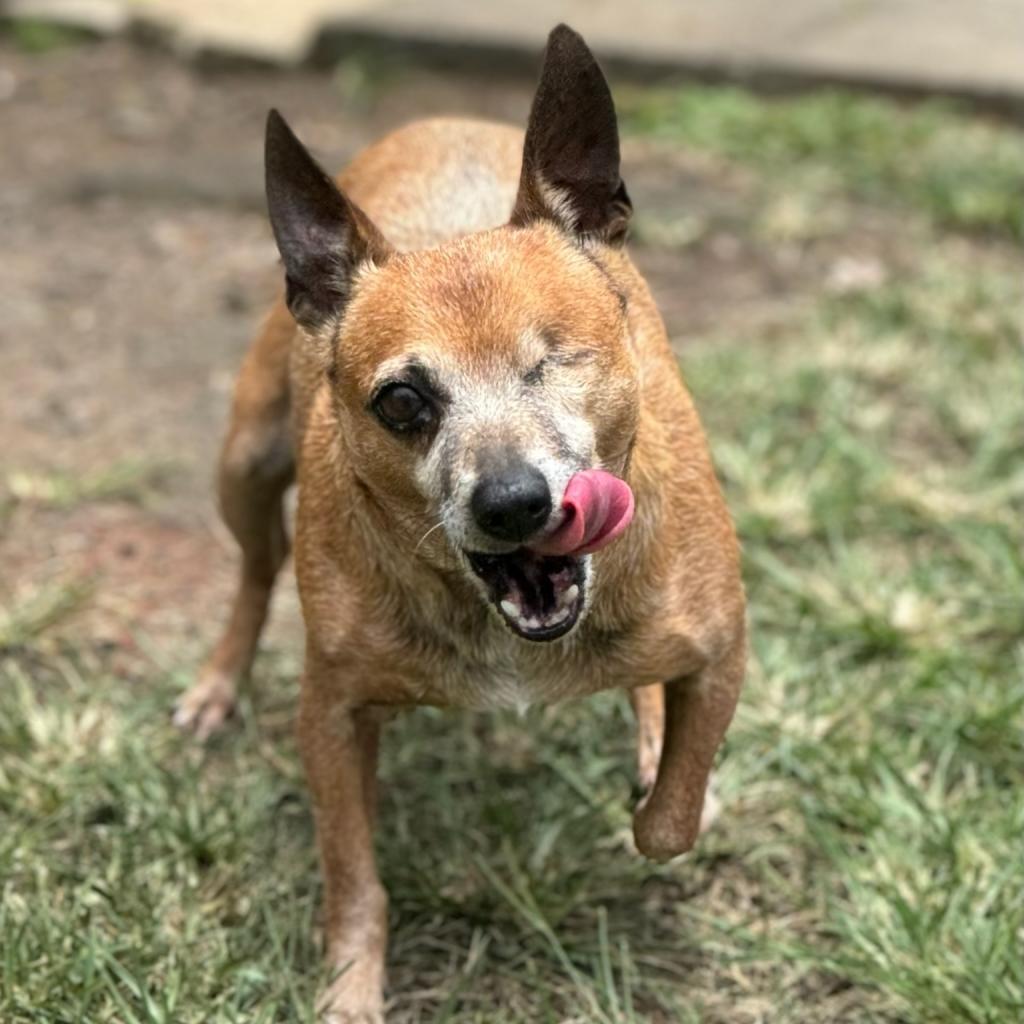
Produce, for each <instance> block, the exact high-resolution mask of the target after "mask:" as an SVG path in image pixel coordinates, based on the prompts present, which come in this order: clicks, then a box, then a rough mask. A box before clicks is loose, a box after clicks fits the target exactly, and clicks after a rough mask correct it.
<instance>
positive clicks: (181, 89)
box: [0, 0, 1024, 1024]
mask: <svg viewBox="0 0 1024 1024" xmlns="http://www.w3.org/2000/svg"><path fill="white" fill-rule="evenodd" d="M0 16H2V21H0V26H2V29H0V128H2V132H0V242H2V247H3V248H2V251H3V267H4V284H3V288H2V291H0V294H2V295H3V299H2V310H3V315H2V317H0V441H2V444H0V949H3V951H4V956H3V957H2V958H0V960H2V962H0V1019H2V1020H4V1021H5V1022H6V1021H12V1022H22V1021H25V1022H27V1021H43V1020H47V1021H49V1020H69V1021H146V1022H157V1021H160V1022H170V1021H174V1022H179V1021H204V1022H206V1021H224V1022H228V1021H236V1020H246V1021H256V1020H259V1021H293V1020H294V1021H298V1020H307V1019H309V1016H308V1014H309V1010H308V1008H309V1006H310V1005H311V1002H312V992H313V990H314V989H315V987H316V983H317V980H318V971H319V970H320V967H319V958H318V952H317V947H316V944H315V941H314V925H315V922H316V907H317V899H318V892H317V886H318V884H319V882H318V874H317V872H316V870H315V864H314V849H313V842H312V823H311V819H310V815H309V810H308V801H307V797H306V794H305V790H304V787H303V783H302V777H301V772H300V769H299V766H298V762H297V759H296V756H295V750H294V743H293V738H292V732H291V721H292V713H293V708H294V702H295V692H296V686H297V676H298V672H299V671H300V667H301V650H302V640H301V619H300V616H299V613H298V608H297V601H296V598H295V594H294V585H293V582H292V581H291V580H290V579H289V578H284V579H283V580H282V584H281V586H280V587H279V591H278V596H277V599H276V604H275V615H274V620H273V623H272V626H271V629H270V630H269V633H268V635H267V640H266V645H265V646H266V653H265V654H264V655H263V656H262V657H261V659H260V661H259V662H258V666H257V669H256V674H255V678H254V680H253V685H252V687H251V688H250V690H249V691H248V694H247V696H246V697H245V699H244V701H243V706H242V708H241V711H240V714H239V716H238V721H236V722H235V723H234V724H233V726H232V728H231V729H230V730H229V731H228V732H227V733H226V734H225V735H223V736H222V737H220V738H219V739H218V740H216V741H215V742H214V743H212V744H211V745H210V746H209V747H207V748H204V749H199V748H197V747H196V746H195V745H194V744H192V743H191V742H190V741H189V740H187V739H183V738H182V737H179V736H177V735H176V734H175V733H174V732H173V730H172V729H171V727H170V724H169V714H168V709H169V708H170V706H171V704H172V702H173V700H174V697H175V695H176V694H177V693H179V692H180V691H181V690H182V689H184V687H185V686H187V685H188V682H189V681H190V678H191V675H192V673H193V672H194V670H195V667H196V665H197V664H198V661H199V658H200V657H201V654H202V652H203V651H204V649H205V647H206V645H208V644H209V642H210V641H211V639H212V637H213V636H214V635H215V633H216V631H217V629H218V627H219V624H220V621H221V618H222V616H223V614H224V612H225V610H226V601H227V599H228V596H229V594H230V592H231V587H232V583H233V571H234V564H235V552H234V548H233V543H232V541H231V539H230V537H229V536H228V535H227V534H226V532H225V530H224V529H223V528H222V527H221V526H220V525H219V522H218V520H217V516H216V510H215V506H214V497H213V487H212V472H213V466H214V462H215V459H216V455H217V450H218V446H219V443H220V437H221V431H222V429H223V427H224V424H225V421H226V413H227V408H228V402H229V398H230V390H231V386H232V381H233V377H234V373H235V371H236V368H237V366H238V363H239V360H240V358H241V355H242V353H243V352H244V350H245V348H246V346H247V343H248V341H249V339H250V337H251V336H252V334H253V332H254V329H255V327H256V326H257V325H258V323H259V321H260V318H261V316H262V315H263V312H264V310H265V309H266V308H267V306H268V304H269V303H270V301H271V300H272V298H273V296H274V294H275V291H276V289H277V288H278V286H279V281H280V270H279V268H278V266H277V265H276V253H275V251H274V247H273V243H272V240H271V237H270V231H269V228H268V225H267V222H266V216H265V210H264V201H263V196H262V166H261V158H262V132H263V121H264V117H265V115H266V111H267V109H268V108H269V107H270V106H276V107H278V108H280V109H281V110H282V112H283V113H284V114H285V115H286V116H287V117H288V118H289V120H290V121H291V123H292V124H293V126H294V127H295V128H296V130H297V132H298V134H299V135H300V136H301V137H302V139H303V140H304V141H305V142H307V143H308V144H309V145H310V146H311V148H312V149H313V151H314V152H315V153H316V154H317V156H318V157H319V158H320V159H321V160H322V162H324V164H325V165H326V166H328V167H334V168H337V167H340V166H341V165H342V164H343V163H344V162H345V160H346V159H348V158H349V157H350V156H351V155H352V154H354V153H355V152H356V151H357V150H358V149H359V148H360V147H361V146H363V145H364V144H366V143H367V142H369V141H371V140H372V139H374V138H376V137H378V136H379V135H381V134H383V133H384V132H386V131H387V130H389V129H390V128H393V127H396V126H398V125H399V124H402V123H404V122H406V121H408V120H411V119H413V118H416V117H420V116H424V115H430V114H442V113H443V114H452V113H456V114H463V115H468V116H481V117H489V118H497V119H501V120H508V121H512V122H514V123H517V124H523V123H524V122H525V117H526V113H527V110H528V107H529V102H530V98H531V95H532V88H533V84H534V80H535V75H536V73H537V70H538V68H539V57H540V52H541V49H542V46H543V40H544V38H545V36H546V34H547V32H548V30H549V29H550V28H551V27H552V25H553V24H554V23H555V22H557V21H559V20H566V21H568V22H569V23H570V24H572V25H573V27H575V28H577V29H578V30H580V31H581V32H582V33H583V34H584V36H585V37H586V38H587V40H588V42H589V43H590V44H591V46H592V47H593V48H594V50H595V51H596V53H597V54H598V56H599V58H600V59H601V60H602V63H603V64H604V66H605V68H606V70H607V71H608V74H609V78H610V79H611V82H612V87H613V92H614V94H615V97H616V102H617V106H618V109H619V112H620V119H621V127H622V133H623V153H624V177H625V180H626V182H627V185H628V187H629V190H630V193H631V195H632V197H633V200H634V206H635V209H636V218H635V222H634V232H633V240H632V243H631V244H632V251H633V253H634V256H635V259H636V261H637V262H638V264H639V265H640V267H641V269H642V270H643V272H644V273H645V274H646V275H647V277H648V280H649V281H650V282H651V284H652V287H653V289H654V291H655V294H656V296H657V298H658V301H659V304H660V307H661V309H662V312H663V314H664V316H665V319H666V321H667V324H668V328H669V333H670V336H671V338H672V340H673V344H674V345H675V346H676V348H677V351H678V353H679V356H680V364H681V369H682V372H683V373H684V375H685V376H686V378H687V381H688V383H689V385H690V388H691V391H692V392H693V393H694V397H695V399H696V401H697V405H698V408H699V409H700V411H701V414H702V416H703V418H704V420H705V424H706V426H707V428H708V431H709V434H710V437H711V441H712V446H713V448H714V452H715V457H716V462H717V465H718V468H719V472H720V474H721V476H722V479H723V482H724V484H725V487H726V490H727V494H728V497H729V500H730V504H731V506H732V508H733V510H734V513H735V515H736V518H737V521H738V525H739V529H740V533H741V536H742V538H743V541H744V547H745V571H746V578H747V584H748V591H749V596H750V602H751V625H752V631H753V642H754V651H753V656H752V664H751V670H750V677H749V683H748V687H747V691H746V694H745V698H744V701H743V704H742V706H741V710H740V712H739V714H738V716H737V720H736V723H735V725H734V727H733V730H732V732H731V733H730V737H729V740H728V742H727V745H726V750H725V753H724V756H723V760H722V766H721V771H720V780H721V787H720V788H721V795H722V797H723V800H724V802H725V805H726V806H725V811H724V814H723V818H722V821H721V822H720V824H719V825H718V826H716V828H715V830H714V831H713V832H712V833H711V834H710V835H709V836H708V837H707V838H706V839H705V840H704V842H703V845H702V847H701V849H700V850H698V851H697V852H696V853H695V854H693V855H691V856H689V857H688V858H686V859H684V860H683V861H682V862H681V863H679V864H675V865H669V866H663V867H658V866H654V865H649V864H646V863H644V862H642V861H641V860H639V859H638V858H637V857H636V855H635V854H634V853H633V852H632V851H631V850H630V842H629V839H628V828H629V814H630V805H631V786H632V778H633V769H632V754H631V745H632V723H631V721H630V717H629V714H628V708H627V707H626V706H625V701H624V700H622V699H620V698H619V696H618V695H607V696H604V697H602V698H600V699H598V700H596V701H592V702H588V703H586V704H580V705H571V706H567V707H563V708H555V709H536V710H534V711H531V712H530V714H529V715H528V716H527V717H526V719H525V720H521V719H519V718H517V717H515V716H508V717H506V716H502V715H497V716H474V715H468V714H445V715H439V714H434V713H431V712H428V711H419V712H416V713H415V714H411V715H408V716H406V717H405V718H403V719H401V720H400V721H399V722H397V723H396V724H395V725H394V726H393V727H392V729H391V731H390V733H389V734H387V735H386V737H385V744H384V750H385V757H384V764H383V778H384V781H385V792H384V807H383V818H382V825H381V840H380V844H379V845H380V853H381V860H382V874H383V877H384V881H385V883H386V884H387V885H388V887H389V889H390V891H391V895H392V916H393V924H394V928H395V935H394V940H393V945H392V952H391V973H390V978H391V986H390V990H389V991H390V994H391V997H392V1007H393V1019H394V1020H395V1021H398V1022H406V1021H408V1022H411V1021H419V1020H446V1021H459V1022H462V1021H474V1022H476V1021H479V1022H485V1021H486V1022H493V1021H498V1022H502V1024H504V1022H510V1024H518V1022H524V1024H526V1022H531V1024H533V1022H537V1021H552V1022H565V1021H586V1022H590V1021H598V1022H616V1024H618V1022H634V1021H656V1022H660V1021H664V1022H677V1021H693V1022H697V1021H706V1022H719V1021H721V1022H725V1021H728V1022H730V1024H737V1022H738V1024H746V1022H772V1024H774V1022H780V1021H781V1022H793V1024H806V1022H822V1024H824V1022H828V1024H835V1022H841V1021H849V1022H853V1021H856V1022H858V1024H859V1022H863V1021H884V1022H893V1024H895V1022H901V1024H907V1022H909V1024H934V1022H940V1021H941V1022H943V1024H946V1022H951V1021H971V1022H979V1024H980V1022H986V1024H988V1022H991V1024H995V1022H1000V1024H1004V1022H1006V1021H1010V1020H1015V1019H1018V1018H1019V1016H1020V1011H1021V1007H1022V1006H1024V958H1022V957H1021V956H1020V949H1021V944H1022V943H1024V869H1022V862H1021V858H1020V847H1019V843H1020V835H1021V828H1022V826H1024V673H1022V664H1024V658H1022V643H1021V641H1022V622H1024V615H1022V610H1024V600H1022V598H1024V526H1022V524H1024V450H1022V449H1024V360H1022V351H1021V316H1022V311H1024V261H1022V259H1021V243H1022V240H1024V131H1022V117H1024V2H1022V0H978V2H975V3H972V4H963V3H956V2H952V0H950V2H944V0H918V2H912V0H903V2H895V0H889V2H882V0H878V2H856V3H855V2H852V0H790V2H788V3H786V4H785V5H774V6H773V7H772V8H771V10H770V13H769V11H768V9H767V8H766V7H765V5H763V4H758V3H757V2H756V0H728V2H717V3H697V2H678V3H665V2H660V3H655V2H647V0H633V2H632V3H629V4H622V3H619V4H612V3H604V2H598V0H591V2H584V0H578V2H575V3H556V4H551V3H546V4H543V5H541V4H540V3H539V2H532V0H531V2H526V3H522V4H517V5H504V6H499V5H497V4H488V3H468V2H466V0H438V2H436V3H433V4H431V5H429V7H428V6H426V5H420V4H412V3H408V2H406V3H402V2H384V0H351V2H341V0H292V2H290V3H287V4H285V3H268V2H257V0H207V2H202V0H152V2H150V3H144V2H138V3H131V2H119V0H64V2H46V0H16V2H8V4H7V5H6V7H3V6H0Z"/></svg>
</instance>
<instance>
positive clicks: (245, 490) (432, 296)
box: [177, 26, 745, 1022]
mask: <svg viewBox="0 0 1024 1024" xmlns="http://www.w3.org/2000/svg"><path fill="white" fill-rule="evenodd" d="M266 173H267V196H268V202H269V208H270V217H271V222H272V225H273V228H274V234H275V237H276V239H277V243H278V248H279V249H280V252H281V256H282V259H283V262H284V267H285V273H286V283H287V294H286V298H285V301H283V302H281V303H279V304H278V306H277V307H275V309H274V310H273V311H272V313H271V314H270V318H269V320H268V322H267V324H266V326H265V327H264V329H263V331H262V333H261V334H260V335H259V336H258V337H257V339H256V341H255V343H254V345H253V347H252V349H251V351H250V352H249V354H248V356H247V357H246V360H245V362H244V364H243V366H242V371H241V375H240V377H239V380H238V385H237V389H236V392H235V399H234V408H233V415H232V420H231V427H230V431H229V434H228V437H227V441H226V443H225V447H224V452H223V457H222V461H221V471H220V497H221V503H222V508H223V513H224V517H225V519H226V521H227V523H228V525H229V526H230V528H231V529H232V531H233V532H234V534H235V536H236V537H237V539H238V542H239V544H240V545H241V548H242V555H243V562H242V575H241V583H240V586H239V590H238V595H237V598H236V600H235V605H234V609H233V612H232V615H231V620H230V624H229V626H228V628H227V630H226V632H225V634H224V637H223V639H222V640H221V642H220V644H219V645H218V646H217V648H216V650H215V651H214V653H213V654H212V656H211V658H210V661H209V662H208V664H207V665H206V667H205V668H204V670H203V673H202V675H201V677H200V679H199V681H198V683H197V684H196V685H195V686H194V687H193V689H192V690H191V691H189V693H188V694H186V696H185V697H184V699H183V700H182V702H181V705H180V706H179V709H178V713H177V719H178V721H179V723H180V724H182V725H184V726H186V727H191V728H193V729H194V730H196V731H197V732H198V733H199V734H200V735H206V734H208V733H209V732H211V731H212V730H213V729H215V728H216V727H217V726H218V725H219V724H220V723H221V721H222V720H223V719H224V717H225V716H226V715H227V714H228V713H229V712H230V709H231V707H232V705H233V701H234V695H235V687H236V683H237V681H238V680H239V678H240V677H242V676H244V675H245V673H246V672H247V671H248V669H249V667H250V664H251V661H252V657H253V653H254V650H255V647H256V643H257V639H258V636H259V633H260V629H261V627H262V625H263V622H264V618H265V616H266V612H267V606H268V601H269V598H270V593H271V588H272V586H273V583H274V577H275V576H276V574H277V571H278V569H279V568H280V566H281V563H282V561H283V560H284V558H285V555H286V552H287V547H288V545H287V538H286V534H285V530H284V524H283V515H282V496H283V494H284V491H285V490H286V488H287V487H288V485H289V484H290V483H291V482H292V481H293V480H294V479H295V477H296V469H297V476H298V483H299V503H298V514H297V521H296V531H295V534H296V536H295V559H296V569H297V574H298V582H299V590H300V593H301V598H302V607H303V612H304V616H305V620H306V625H307V635H308V639H307V651H306V670H305V675H304V678H303V682H302V697H301V705H300V709H299V719H298V736H299V743H300V747H301V753H302V758H303V761H304V764H305V768H306V772H307V774H308V777H309V783H310V787H311V789H312V793H313V800H314V804H315V809H316V818H317V828H318V838H319V846H320V854H321V861H322V865H323V872H324V883H325V889H324V898H325V903H326V932H325V934H326V943H327V952H328V956H329V958H330V963H331V965H332V966H333V967H334V968H336V970H337V975H336V978H335V980H334V982H333V983H332V984H331V986H330V987H329V989H328V990H327V991H326V992H325V993H324V995H323V998H322V1007H321V1010H322V1013H323V1014H324V1019H326V1020H330V1021H334V1022H342V1021H345V1022H352V1021H378V1020H380V1018H381V1013H382V1005H383V1003H382V983H383V977H384V953H385V944H386V925H387V918H386V895H385V892H384V889H383V888H382V886H381V883H380V881H379V880H378V877H377V872H376V868H375V865H374V856H373V843H372V829H373V819H374V810H375V792H374V791H375V774H376V765H375V762H376V751H377V738H378V723H379V721H380V719H381V717H383V716H384V715H385V714H386V713H387V711H388V710H389V709H393V708H396V707H401V706H408V705H417V704H431V705H439V706H461V707H472V708H488V707H498V706H502V705H520V706H521V705H525V704H528V703H530V702H533V701H556V700H561V699H563V698H566V697H576V696H580V695H583V694H588V693H594V692H596V691H598V690H604V689H608V688H610V687H619V688H623V689H626V690H628V691H630V693H631V696H632V697H633V701H634V706H635V708H636V711H637V717H638V722H639V733H640V743H639V762H640V773H641V781H642V782H643V783H644V784H645V785H646V786H648V787H649V788H650V791H649V794H648V795H647V796H646V797H645V798H644V800H643V801H642V802H641V804H640V806H639V807H638V809H637V811H636V815H635V820H634V833H635V839H636V844H637V846H638V848H639V849H640V850H641V851H642V852H643V853H645V854H647V855H648V856H650V857H654V858H658V859H661V858H667V857H671V856H673V855H675V854H679V853H682V852H684V851H685V850H688V849H690V847H691V846H692V845H693V843H694V841H695V839H696V837H697V835H698V832H699V830H700V826H701V818H702V810H704V809H705V807H704V805H705V790H706V787H707V783H708V778H709V773H710V771H711V766H712V761H713V758H714V756H715V751H716V750H717V748H718V746H719V744H720V743H721V740H722V737H723V735H724V733H725V730H726V727H727V726H728V725H729V721H730V719H731V718H732V715H733V710H734V708H735V705H736V700H737V697H738V694H739V691H740V684H741V681H742V677H743V671H744V662H745V629H744V599H743V591H742V587H741V583H740V575H739V567H738V550H737V543H736V538H735V534H734V531H733V526H732V523H731V521H730V517H729V514H728V512H727V510H726V508H725V505H724V503H723V500H722V496H721V493H720V491H719V488H718V484H717V482H716V480H715V474H714V471H713V469H712V466H711V462H710V459H709V455H708V451H707V447H706V444H705V440H704V436H703V433H702V431H701V427H700V423H699V421H698V419H697V414H696V413H695V411H694V408H693V405H692V404H691V401H690V398H689V396H688V394H687V391H686V388H685V386H684V384H683V381H682V379H681V378H680V375H679V372H678V369H677V366H676V361H675V358H674V356H673V354H672V351H671V349H670V347H669V345H668V342H667V339H666V336H665V330H664V327H663V325H662V322H661V319H660V318H659V315H658V312H657V310H656V309H655V306H654V303H653V301H652V299H651V295H650V293H649V291H648V289H647V287H646V285H645V284H644V282H643V280H642V279H641V277H640V276H639V274H638V273H637V271H636V269H635V268H634V267H633V264H632V263H631V262H630V260H629V257H628V256H627V255H626V253H625V251H624V248H623V246H624V241H625V237H626V232H627V227H628V221H629V217H630V213H631V205H630V201H629V197H628V195H627V193H626V190H625V187H624V186H623V183H622V180H621V178H620V175H619V140H618V129H617V126H616V119H615V109H614V106H613V104H612V99H611V94H610V93H609V90H608V86H607V84H606V82H605V80H604V77H603V75H602V74H601V71H600V69H599V68H598V66H597V64H596V62H595V60H594V58H593V56H592V54H591V53H590V51H589V50H588V49H587V47H586V45H585V43H584V42H583V40H582V39H581V38H580V37H579V36H578V35H577V34H576V33H575V32H573V31H572V30H571V29H569V28H566V27H565V26H559V27H558V28H556V29H555V30H554V31H553V32H552V33H551V37H550V39H549V42H548V47H547V52H546V56H545V61H544V68H543V72H542V76H541V81H540V85H539V88H538V90H537V94H536V97H535V99H534V103H533V107H532V110H531V113H530V120H529V126H528V128H527V131H526V135H525V139H524V137H523V135H522V133H520V132H518V131H516V130H515V129H513V128H510V127H505V126H502V125H497V124H488V123H482V122H474V121H458V120H434V121H425V122H421V123H417V124H413V125H410V126H409V127H407V128H404V129H402V130H400V131H397V132H395V133H394V134H392V135H390V136H388V137H387V138H385V139H384V140H382V141H381V142H379V143H377V144H376V145H375V146H372V147H371V148H369V149H368V150H366V151H365V152H363V153H362V154H361V155H360V156H358V157H357V158H356V159H355V160H354V161H353V163H352V164H351V166H350V167H349V168H348V170H347V171H346V172H345V173H344V174H342V176H341V177H340V179H339V182H338V185H335V184H334V182H332V180H331V179H330V178H329V177H328V176H327V175H326V174H325V173H324V172H323V171H322V170H321V169H320V167H319V166H318V165H317V164H316V163H315V162H314V161H313V159H312V158H311V157H310V155H309V154H308V153H307V151H306V150H305V149H304V148H303V146H302V145H301V143H300V142H299V141H298V140H297V139H296V137H295V136H294V135H293V134H292V132H291V130H290V129H289V128H288V126H287V125H286V124H285V122H284V121H283V120H282V118H281V117H280V116H279V115H278V114H277V113H275V112H272V113H271V114H270V117H269V119H268V122H267V140H266ZM634 502H635V516H633V510H634ZM631 516H633V521H632V522H631V523H630V517H631Z"/></svg>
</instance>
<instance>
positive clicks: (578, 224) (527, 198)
mask: <svg viewBox="0 0 1024 1024" xmlns="http://www.w3.org/2000/svg"><path fill="white" fill-rule="evenodd" d="M632 211H633V206H632V204H631V203H630V201H629V196H628V195H627V193H626V186H625V185H624V184H623V183H622V178H620V177H619V129H618V124H617V123H616V120H615V104H614V103H613V102H612V94H611V91H610V90H609V88H608V83H607V82H606V81H605V78H604V75H603V74H602V73H601V69H600V68H599V67H598V65H597V61H596V60H595V59H594V55H593V54H592V53H591V52H590V50H589V49H588V47H587V44H586V43H585V42H583V39H582V37H581V36H580V35H579V34H578V33H576V32H574V31H573V30H572V29H571V28H569V27H568V26H567V25H559V26H558V27H557V28H555V29H553V30H552V32H551V35H550V36H548V46H547V50H546V51H545V53H544V68H543V70H542V71H541V76H540V84H539V85H538V87H537V94H536V95H535V96H534V98H533V107H532V108H531V110H530V122H529V125H528V126H527V129H526V142H525V145H524V147H523V170H522V175H521V177H520V179H519V194H518V196H517V197H516V205H515V208H514V210H513V212H512V223H513V224H520V225H522V224H528V223H530V222H531V221H534V220H537V219H540V218H545V219H547V220H553V221H555V223H557V224H559V225H560V226H561V227H562V228H563V229H564V230H566V231H569V232H571V233H572V234H574V235H576V236H579V237H588V238H598V239H600V240H601V241H603V242H607V243H609V244H611V245H620V244H622V242H624V241H625V238H626V231H627V228H628V226H629V217H630V214H631V213H632Z"/></svg>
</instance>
